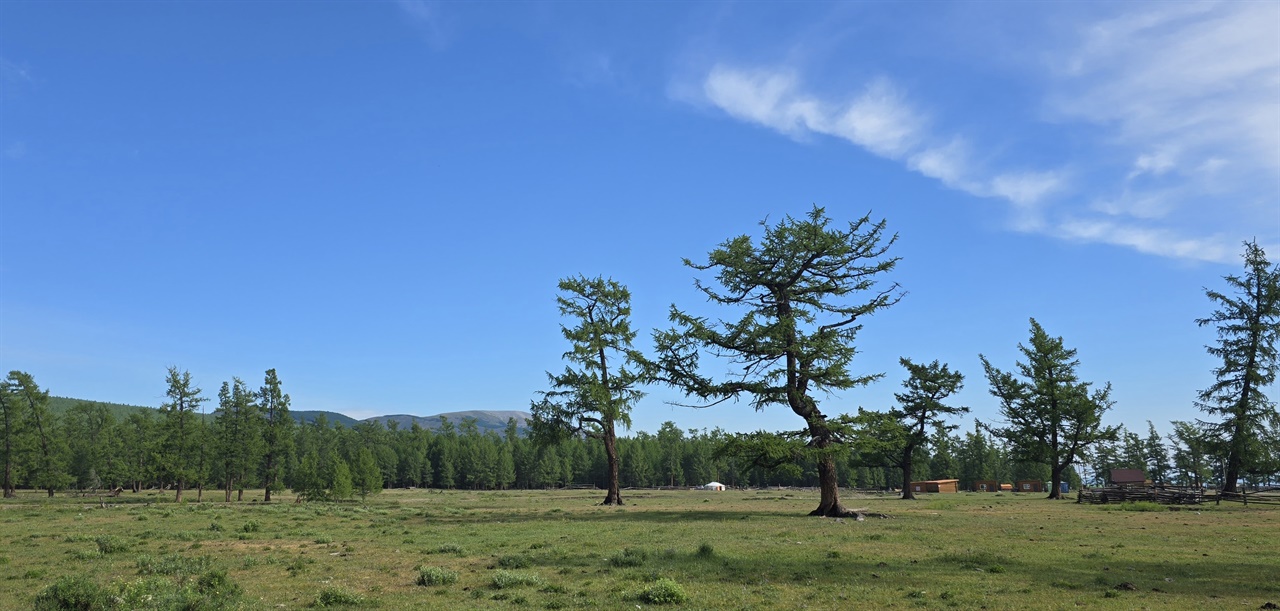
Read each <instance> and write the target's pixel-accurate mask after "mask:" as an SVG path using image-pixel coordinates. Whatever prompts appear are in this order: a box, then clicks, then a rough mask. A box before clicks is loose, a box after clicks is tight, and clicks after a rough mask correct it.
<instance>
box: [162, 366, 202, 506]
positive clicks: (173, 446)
mask: <svg viewBox="0 0 1280 611" xmlns="http://www.w3.org/2000/svg"><path fill="white" fill-rule="evenodd" d="M166 382H167V383H168V384H169V389H168V390H167V391H165V396H167V397H168V400H167V401H165V402H164V403H163V404H162V405H161V406H160V414H161V418H162V419H163V421H162V423H161V426H162V427H163V435H164V438H163V439H164V440H163V442H162V444H161V450H160V454H161V456H160V459H161V460H160V462H161V473H162V475H163V476H164V477H165V478H167V479H168V480H169V481H170V482H172V483H173V488H174V500H175V501H177V502H181V501H182V491H183V489H184V488H185V487H186V486H187V484H189V483H191V481H192V480H194V479H196V478H197V477H199V475H200V474H199V467H200V464H199V459H200V445H201V444H200V442H201V441H202V440H201V439H200V427H199V426H198V423H197V422H196V419H197V418H198V417H199V415H198V414H197V413H196V411H197V410H199V409H200V404H202V403H204V401H205V397H202V396H200V392H201V390H200V389H199V388H197V387H196V386H195V384H194V383H193V382H192V381H191V372H189V371H183V372H179V371H178V368H177V367H170V368H169V373H168V376H167V377H166Z"/></svg>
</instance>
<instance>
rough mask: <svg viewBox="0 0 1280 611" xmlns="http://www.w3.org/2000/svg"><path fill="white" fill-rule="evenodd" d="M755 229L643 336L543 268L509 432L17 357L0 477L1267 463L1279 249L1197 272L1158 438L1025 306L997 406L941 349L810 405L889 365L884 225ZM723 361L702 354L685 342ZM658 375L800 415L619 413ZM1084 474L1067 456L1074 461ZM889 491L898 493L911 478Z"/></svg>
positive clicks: (242, 485)
mask: <svg viewBox="0 0 1280 611" xmlns="http://www.w3.org/2000/svg"><path fill="white" fill-rule="evenodd" d="M761 225H762V226H763V228H764V232H763V234H764V235H763V237H762V238H761V239H760V241H759V243H756V242H755V241H754V240H753V238H751V237H750V236H746V235H743V236H738V237H736V238H733V239H730V240H727V241H726V242H724V243H723V244H721V246H720V247H719V248H717V249H715V250H713V251H712V252H711V253H709V255H708V258H707V262H706V263H705V264H702V263H694V262H692V261H690V260H686V261H685V263H686V265H688V266H690V267H692V268H694V269H695V270H698V271H702V272H710V273H712V274H713V278H712V279H711V280H709V281H706V282H705V283H704V281H703V280H701V279H699V280H696V281H695V285H696V287H697V288H698V289H699V290H700V291H701V292H703V293H704V294H705V295H706V296H707V298H708V300H709V301H710V302H711V303H712V304H713V305H716V306H719V307H722V308H724V309H725V310H726V311H728V312H730V313H732V314H735V315H740V316H739V317H738V318H736V319H735V318H732V317H731V318H729V319H727V320H715V319H711V318H706V317H700V316H694V315H692V314H689V313H687V312H685V311H682V310H680V309H679V308H677V307H676V306H675V305H672V307H671V314H670V319H671V322H672V327H671V328H669V329H665V330H661V329H660V330H655V331H654V332H653V340H654V345H655V353H654V355H653V356H652V357H650V356H646V355H645V354H643V353H641V352H640V351H638V350H636V349H635V348H633V346H632V343H633V340H634V338H635V337H636V335H637V334H636V332H635V331H633V330H632V329H631V328H630V322H629V316H630V293H629V292H628V291H627V289H626V287H625V286H623V285H622V284H620V283H618V282H616V281H614V280H612V279H605V278H603V277H595V278H587V277H585V276H578V277H575V278H566V279H564V280H562V281H561V282H560V285H559V288H560V295H559V296H558V297H557V302H558V304H559V306H560V310H561V314H562V315H563V316H565V317H566V318H567V319H568V320H570V321H571V322H572V323H574V324H566V325H562V327H561V329H562V332H563V335H564V337H565V339H566V340H567V341H568V342H569V344H570V346H571V348H570V350H569V351H567V352H565V354H564V358H565V360H566V361H567V363H568V364H567V365H566V367H565V370H564V372H563V373H561V374H551V373H548V381H549V385H550V389H549V390H547V391H545V392H543V393H540V394H539V397H540V398H539V399H537V400H535V401H533V402H532V405H531V407H532V409H531V411H532V416H533V417H532V419H531V425H532V434H531V435H530V437H528V438H525V437H522V436H520V435H519V434H518V433H519V431H518V429H517V427H516V424H515V422H514V421H512V422H510V423H509V425H508V427H507V430H506V431H505V432H504V434H501V435H500V434H498V433H496V432H488V433H481V432H480V431H479V430H478V428H477V427H476V423H475V421H474V420H472V419H463V420H462V421H461V422H459V423H457V424H456V425H455V423H452V422H448V421H446V422H445V423H444V424H443V425H442V427H441V429H440V430H439V431H430V430H426V429H423V428H421V427H419V426H418V425H417V424H414V425H413V426H411V427H409V428H408V429H401V428H400V427H398V426H396V425H395V424H394V423H392V424H391V425H390V426H387V427H383V426H382V425H381V424H379V423H377V422H362V423H358V424H356V425H354V426H352V427H350V428H346V427H341V426H331V425H330V423H329V422H328V421H327V420H325V419H324V418H319V419H317V420H316V421H314V422H312V423H309V424H304V425H299V424H297V423H295V421H294V420H293V418H292V417H291V416H290V415H289V412H288V409H289V398H288V395H287V394H284V393H283V392H282V390H281V384H280V381H279V379H278V378H277V377H276V374H275V370H268V371H267V372H266V376H265V379H264V383H263V385H262V386H261V387H260V388H259V389H258V390H251V389H249V387H248V386H247V385H246V384H245V383H244V382H243V381H242V380H240V379H238V378H236V379H233V380H232V381H230V382H224V383H223V384H222V386H221V389H220V390H219V392H218V396H217V408H216V409H215V410H214V417H213V419H212V421H206V419H204V418H201V417H198V411H199V410H200V409H201V405H202V404H204V403H205V402H206V401H208V400H209V397H206V396H205V395H204V394H203V391H202V390H201V389H199V388H196V387H195V386H194V385H193V383H192V380H191V375H190V373H189V372H185V371H181V372H180V371H178V370H177V369H176V368H170V369H169V372H168V376H167V379H166V382H167V383H168V390H167V392H166V396H167V400H166V402H165V403H164V405H162V406H161V408H160V410H159V414H158V416H159V417H153V416H152V415H151V413H150V412H141V413H133V414H129V415H128V416H127V417H126V418H125V419H123V420H121V421H115V420H114V418H113V417H112V414H111V413H110V411H109V410H108V409H107V408H106V407H105V406H102V405H100V404H94V403H88V402H86V403H81V404H78V405H76V406H74V407H72V408H71V409H70V410H69V411H68V412H67V413H66V414H65V416H63V417H61V418H58V417H55V416H54V415H53V414H52V413H51V412H50V410H49V409H48V406H47V404H48V401H49V394H48V391H42V390H40V388H39V386H38V385H37V384H36V383H35V381H34V379H33V378H32V377H31V376H30V375H29V374H26V373H24V372H21V371H13V372H11V373H10V374H9V376H8V377H7V378H5V380H4V381H3V383H2V384H0V416H2V418H0V427H2V428H0V442H3V447H0V461H2V462H3V465H0V466H2V468H3V473H2V474H0V479H2V480H3V487H4V494H5V496H6V497H7V496H12V494H13V491H14V490H15V489H16V488H18V487H30V488H38V489H42V490H46V491H47V492H48V494H49V495H50V496H52V495H53V494H54V492H55V491H57V490H65V489H98V488H102V487H107V488H128V489H132V490H134V491H138V490H141V489H143V488H164V489H172V490H174V492H175V498H176V499H177V500H179V501H180V500H182V498H183V493H184V491H188V490H191V489H194V490H195V491H196V495H197V498H202V497H203V493H204V489H205V488H216V489H220V490H223V491H224V494H225V499H226V500H228V501H230V500H232V497H233V494H234V496H235V497H236V499H242V498H243V490H245V489H246V488H263V489H265V491H266V492H265V494H264V499H263V500H265V501H270V500H271V498H270V497H271V494H272V492H279V491H281V490H284V489H291V490H293V491H294V492H296V493H297V494H298V495H299V496H300V497H301V498H303V499H346V498H351V497H352V496H353V495H355V494H359V495H361V496H364V495H367V494H370V493H374V492H377V491H379V490H382V489H383V488H384V487H386V486H394V487H405V486H415V487H438V488H474V489H502V488H512V487H518V488H546V487H554V486H567V485H575V484H594V485H596V486H598V487H602V488H604V489H605V490H606V491H607V492H606V496H605V499H604V503H605V504H622V503H623V498H622V495H621V492H620V490H621V488H622V487H624V486H652V485H670V486H681V485H697V484H701V483H705V482H707V481H711V480H719V481H721V482H723V483H726V484H729V485H732V486H761V485H799V486H816V487H818V488H819V489H820V490H821V493H822V494H821V500H820V504H819V507H818V508H817V509H815V510H814V511H813V512H812V514H811V515H822V516H841V515H850V513H851V512H850V511H849V510H847V509H845V508H844V507H843V506H842V505H841V503H840V501H839V490H840V488H842V487H857V488H890V487H893V488H903V487H904V486H903V484H904V483H906V482H910V481H916V480H920V479H926V478H932V479H940V478H948V479H950V478H954V479H959V480H961V484H962V485H964V486H966V487H967V486H969V485H971V484H972V482H973V481H976V480H993V479H994V480H1000V481H1011V480H1015V479H1040V480H1048V481H1049V482H1051V484H1050V497H1051V498H1057V497H1058V496H1059V495H1060V493H1059V486H1058V484H1059V482H1069V483H1075V484H1077V485H1078V484H1079V483H1081V482H1083V483H1092V484H1098V483H1103V481H1104V480H1105V477H1106V472H1107V471H1108V470H1109V469H1111V468H1119V467H1126V468H1142V469H1144V470H1146V471H1147V472H1148V473H1149V474H1150V476H1151V477H1152V479H1154V480H1156V481H1163V482H1170V483H1179V484H1183V485H1200V484H1202V483H1204V482H1206V481H1209V482H1215V483H1217V484H1219V485H1221V486H1222V488H1223V489H1224V490H1228V491H1234V490H1235V489H1236V487H1237V486H1238V485H1239V484H1240V482H1241V481H1243V482H1245V483H1246V484H1249V483H1257V482H1266V481H1275V480H1276V479H1277V476H1278V475H1280V415H1277V410H1276V406H1275V404H1274V403H1272V402H1270V401H1269V399H1268V398H1267V397H1266V395H1265V394H1264V393H1263V392H1262V389H1263V388H1264V387H1267V386H1269V385H1271V384H1272V383H1274V381H1275V376H1276V369H1277V366H1276V363H1277V355H1276V350H1275V344H1276V339H1277V336H1278V335H1280V266H1272V265H1271V264H1270V262H1268V261H1267V259H1266V257H1265V253H1263V252H1262V249H1261V248H1260V247H1258V246H1257V244H1256V243H1245V255H1244V259H1245V267H1246V274H1245V275H1244V276H1241V277H1237V276H1232V275H1229V276H1226V277H1225V280H1226V281H1227V284H1228V285H1229V286H1230V287H1231V289H1232V291H1233V292H1232V293H1230V294H1227V293H1221V292H1218V291H1214V290H1207V289H1206V295H1207V296H1208V297H1209V299H1210V301H1211V302H1213V303H1214V305H1215V307H1217V308H1218V309H1216V310H1215V311H1214V312H1213V313H1212V314H1211V315H1210V316H1209V317H1207V318H1205V319H1201V320H1197V321H1196V323H1197V324H1199V325H1201V326H1208V325H1212V326H1213V327H1214V328H1215V329H1216V331H1217V333H1218V342H1217V343H1216V344H1215V345H1211V346H1208V347H1207V350H1208V351H1209V353H1210V354H1211V355H1213V356H1215V357H1218V358H1220V359H1221V360H1222V365H1221V366H1220V367H1218V368H1215V370H1214V374H1215V378H1216V381H1215V383H1214V384H1213V385H1212V386H1211V387H1210V388H1208V389H1206V390H1204V391H1202V392H1201V393H1200V394H1199V396H1198V401H1197V402H1196V405H1197V406H1198V407H1199V408H1200V409H1201V410H1202V411H1204V412H1205V413H1206V414H1208V415H1209V417H1211V418H1213V419H1211V420H1197V421H1196V422H1174V423H1172V424H1173V433H1171V434H1170V435H1168V436H1167V437H1165V438H1161V437H1160V435H1158V434H1157V433H1156V431H1155V427H1154V425H1153V424H1152V423H1151V422H1149V421H1148V423H1147V424H1148V429H1149V432H1148V435H1147V436H1146V437H1145V438H1144V437H1141V436H1140V435H1138V434H1137V433H1133V432H1130V431H1127V430H1125V429H1124V427H1123V426H1122V425H1105V424H1104V423H1103V416H1104V414H1105V413H1106V412H1107V411H1108V410H1109V409H1110V408H1111V406H1112V401H1111V399H1110V384H1104V385H1102V386H1101V387H1095V386H1094V385H1093V384H1092V383H1090V382H1088V381H1082V380H1079V379H1078V378H1077V377H1076V374H1075V370H1076V367H1077V366H1078V364H1079V360H1078V359H1077V358H1076V350H1075V349H1071V348H1067V347H1066V346H1065V343H1064V341H1063V338H1061V337H1053V336H1052V335H1050V334H1049V333H1048V332H1047V331H1046V330H1045V329H1044V328H1043V327H1042V326H1041V325H1040V324H1039V323H1038V322H1037V321H1036V320H1035V319H1031V321H1030V324H1031V333H1030V341H1029V342H1028V343H1027V344H1025V345H1023V344H1020V345H1019V346H1018V352H1019V353H1020V358H1019V360H1017V361H1016V362H1015V363H1014V366H1013V368H1011V369H1001V368H1000V367H997V366H996V365H995V364H993V361H992V360H989V359H988V358H987V357H986V356H985V355H980V356H981V360H982V363H983V369H984V374H985V377H986V379H987V382H988V383H989V385H990V393H991V395H992V396H993V397H995V398H996V399H997V401H998V402H999V406H1000V414H1001V419H1002V420H1001V421H1000V422H995V423H979V425H978V426H977V427H975V430H974V431H972V432H968V433H965V434H964V435H955V434H954V431H955V430H956V428H957V426H956V425H954V424H949V423H948V422H947V418H948V417H949V416H955V415H959V414H963V413H967V411H968V408H967V407H963V406H955V405H950V404H949V403H948V399H949V397H950V396H951V395H953V394H954V393H955V392H956V391H958V390H959V389H960V388H961V387H962V385H963V382H964V376H963V375H962V374H961V373H960V372H957V371H953V370H951V369H950V368H949V366H948V365H947V364H945V363H939V362H937V361H933V362H930V363H924V362H919V363H917V362H915V361H912V360H911V359H908V358H902V359H901V361H900V362H901V364H902V366H903V367H904V368H905V370H906V372H907V378H906V380H905V381H904V382H903V389H904V390H903V392H901V393H898V394H895V399H896V400H897V405H895V406H893V407H891V408H890V409H887V410H885V411H871V410H864V409H859V410H858V413H857V414H839V415H828V414H827V413H824V412H823V411H822V410H821V409H820V402H819V397H820V396H821V395H823V394H829V393H832V392H835V391H839V390H846V389H850V388H855V387H858V386H865V385H867V384H871V383H874V382H876V381H878V380H880V379H882V378H883V377H884V376H885V374H884V373H872V374H862V375H855V374H853V373H852V372H851V370H850V369H851V368H850V363H851V361H852V359H853V356H854V355H855V354H856V353H857V350H856V346H855V338H856V333H857V331H858V330H859V329H861V327H862V325H863V324H864V323H865V321H866V320H867V318H868V317H870V316H871V315H873V314H874V313H876V312H878V311H880V310H882V309H884V308H888V307H891V306H892V305H894V304H896V303H897V302H898V301H899V300H900V299H901V298H902V297H903V293H902V292H901V290H900V288H899V287H898V285H897V284H896V283H894V284H892V285H891V286H889V287H888V288H887V289H881V288H877V287H876V280H877V278H878V277H879V276H880V275H882V274H885V273H887V272H889V271H891V270H892V269H893V267H894V265H895V264H896V262H897V258H892V257H888V256H887V255H886V253H887V251H888V249H889V247H890V246H892V244H893V243H894V242H895V241H896V237H897V236H886V235H885V233H884V229H885V222H884V221H879V222H872V221H871V220H870V218H869V216H864V217H862V218H860V219H858V220H856V221H854V222H851V223H849V224H848V228H847V229H841V228H838V227H832V226H831V220H830V219H829V218H828V217H826V215H825V212H824V211H823V210H822V209H821V208H818V207H816V206H815V207H814V209H813V211H812V212H810V213H809V214H808V215H807V216H806V217H804V218H802V219H795V218H792V217H790V216H788V217H786V218H785V219H784V220H782V221H781V222H779V223H777V224H774V225H770V224H768V223H767V222H762V223H761ZM704 358H705V359H706V360H708V361H711V362H716V363H719V364H721V365H723V364H729V365H731V366H732V369H734V370H737V371H740V372H741V373H739V374H734V375H730V376H721V377H715V376H710V375H708V374H707V369H708V366H706V365H704V364H703V359H704ZM647 384H664V385H668V386H671V387H673V388H676V389H678V390H680V391H682V392H683V393H684V394H685V395H686V396H687V397H689V398H690V400H691V404H692V405H696V406H709V405H715V404H718V403H722V402H725V401H729V400H736V399H740V398H743V399H747V400H748V402H749V404H751V405H752V406H753V407H755V408H756V409H763V408H764V407H766V406H768V405H785V406H787V407H789V408H790V409H791V410H792V411H793V412H794V413H795V414H796V415H797V416H799V417H800V418H801V419H802V420H803V422H804V428H802V429H799V430H796V431H782V432H771V431H757V432H754V433H738V434H728V433H725V432H724V431H721V430H719V429H716V430H712V431H706V430H703V431H688V434H686V432H684V431H681V430H680V429H679V428H678V427H677V426H676V425H675V424H674V423H671V422H668V423H665V424H664V425H663V427H662V428H661V429H660V430H659V431H658V433H657V434H656V435H649V434H648V433H643V432H641V433H638V434H637V435H636V436H634V437H619V436H618V434H617V428H618V426H619V425H620V426H622V427H623V428H629V426H630V411H631V409H632V406H633V405H634V404H635V403H636V402H637V401H638V400H639V398H640V397H642V396H643V394H644V393H643V392H642V391H641V390H640V388H641V387H642V386H643V385H647ZM1082 476H1083V477H1082ZM903 497H904V498H911V492H910V490H909V488H907V489H905V490H904V494H903Z"/></svg>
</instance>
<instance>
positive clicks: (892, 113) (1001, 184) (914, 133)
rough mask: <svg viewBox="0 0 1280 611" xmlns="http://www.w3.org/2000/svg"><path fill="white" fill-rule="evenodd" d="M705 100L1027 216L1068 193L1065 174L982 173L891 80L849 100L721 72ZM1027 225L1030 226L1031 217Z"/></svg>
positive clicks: (770, 74) (769, 73) (961, 143)
mask: <svg viewBox="0 0 1280 611" xmlns="http://www.w3.org/2000/svg"><path fill="white" fill-rule="evenodd" d="M703 94H704V95H705V99H706V101H708V102H710V103H711V104H712V105H714V106H716V107H719V108H720V109H721V110H723V111H724V112H726V113H727V114H729V116H731V117H734V118H736V119H739V120H742V121H746V122H749V123H755V124H758V125H762V126H764V127H768V128H771V129H773V130H776V131H778V132H781V133H783V134H786V135H788V136H790V137H792V138H795V139H798V140H804V139H806V138H808V137H810V136H811V135H813V134H820V135H826V136H832V137H836V138H841V139H844V140H846V141H848V142H850V143H852V144H855V145H857V146H859V147H861V148H862V149H864V150H866V151H867V152H869V153H871V154H873V155H876V156H879V157H883V158H886V159H892V160H895V161H901V162H903V163H904V164H905V165H906V166H907V167H908V168H910V169H911V170H914V171H916V172H919V173H920V174H923V175H925V176H928V177H930V178H933V179H936V180H938V181H940V182H941V183H942V184H944V185H946V186H947V187H949V188H952V189H957V190H960V191H964V192H966V193H969V194H972V195H976V196H979V197H995V198H1001V199H1004V200H1007V201H1008V202H1010V203H1012V204H1014V205H1016V206H1017V207H1019V208H1022V209H1023V211H1024V212H1023V214H1022V216H1026V212H1027V211H1029V210H1030V209H1032V208H1034V207H1035V206H1036V205H1037V204H1038V203H1039V202H1041V201H1042V200H1043V199H1044V198H1045V197H1047V196H1049V195H1051V194H1052V193H1054V192H1055V191H1057V190H1059V189H1060V188H1061V187H1062V186H1063V173H1062V172H1060V171H1008V172H998V173H997V172H989V171H987V170H985V169H983V168H978V167H975V166H974V163H973V158H974V156H973V155H972V151H971V150H970V147H969V145H968V143H967V142H966V141H965V140H964V139H962V138H960V137H950V138H943V137H939V136H936V135H934V134H933V133H932V131H933V130H931V128H930V125H929V123H930V122H929V120H928V118H927V116H926V115H925V114H924V113H923V112H921V111H919V110H917V109H916V108H915V106H914V105H913V104H912V103H911V101H910V100H908V99H907V96H906V94H905V93H904V92H903V91H902V90H901V89H900V88H898V87H897V86H896V85H895V84H894V83H893V82H892V81H891V80H889V79H888V78H886V77H880V78H876V79H873V80H871V81H870V82H868V83H866V84H865V85H864V86H863V87H861V88H860V90H859V91H858V92H856V93H855V94H853V95H851V96H849V97H847V98H845V99H831V98H823V97H820V96H818V95H816V94H814V93H811V92H809V91H807V90H805V89H804V87H803V85H802V83H801V81H800V78H799V76H798V75H797V74H795V73H794V72H793V71H790V70H786V69H753V70H745V69H737V68H731V67H728V66H725V65H717V66H715V67H713V68H712V69H711V70H710V71H709V72H708V73H707V75H706V77H705V80H704V81H703ZM1020 224H1031V223H1029V221H1028V220H1027V219H1025V218H1024V219H1023V220H1022V221H1020Z"/></svg>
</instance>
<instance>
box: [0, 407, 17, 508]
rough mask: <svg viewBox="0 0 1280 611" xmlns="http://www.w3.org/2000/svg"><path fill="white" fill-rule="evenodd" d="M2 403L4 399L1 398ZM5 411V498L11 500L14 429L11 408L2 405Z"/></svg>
mask: <svg viewBox="0 0 1280 611" xmlns="http://www.w3.org/2000/svg"><path fill="white" fill-rule="evenodd" d="M0 401H3V398H2V397H0ZM0 408H3V409H4V498H6V499H11V498H13V497H14V492H13V428H12V424H11V422H10V419H9V413H10V411H11V408H10V406H9V405H0Z"/></svg>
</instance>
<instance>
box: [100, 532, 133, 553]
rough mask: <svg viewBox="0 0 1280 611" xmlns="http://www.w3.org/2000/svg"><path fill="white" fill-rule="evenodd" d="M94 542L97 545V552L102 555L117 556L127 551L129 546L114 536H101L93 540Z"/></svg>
mask: <svg viewBox="0 0 1280 611" xmlns="http://www.w3.org/2000/svg"><path fill="white" fill-rule="evenodd" d="M94 542H95V543H97V544H98V551H99V552H102V553H103V554H118V553H120V552H123V551H128V549H129V544H128V543H125V542H124V539H121V538H120V537H117V536H115V535H102V536H101V537H98V538H97V539H94Z"/></svg>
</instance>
